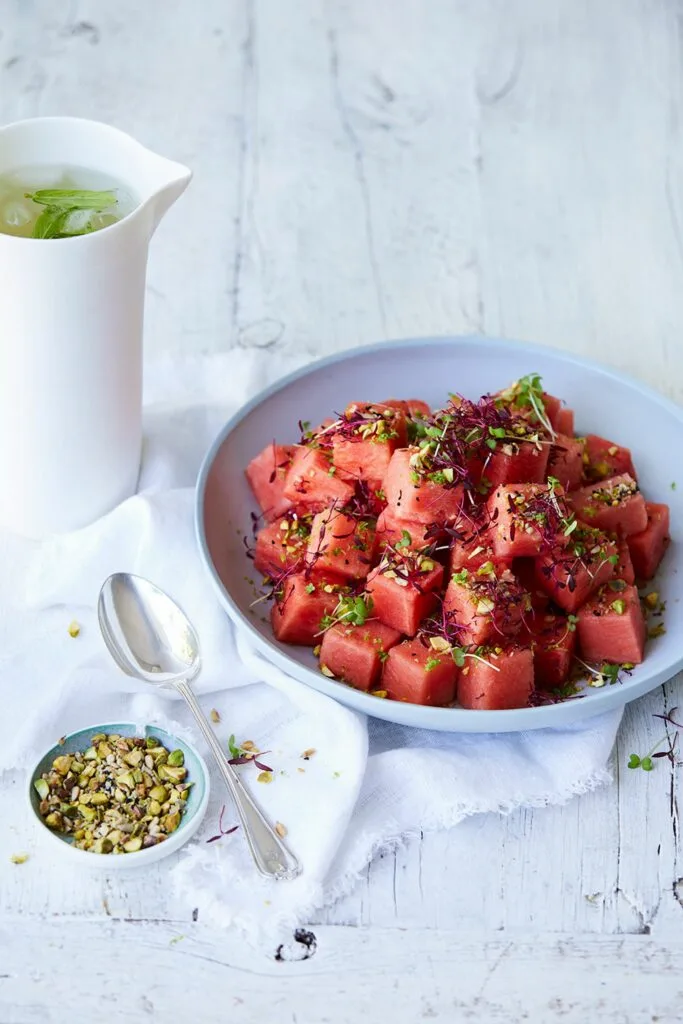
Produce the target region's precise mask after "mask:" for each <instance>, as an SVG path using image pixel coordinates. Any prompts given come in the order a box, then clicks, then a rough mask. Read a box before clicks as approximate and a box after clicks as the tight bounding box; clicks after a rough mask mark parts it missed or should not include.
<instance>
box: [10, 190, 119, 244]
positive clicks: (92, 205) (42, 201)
mask: <svg viewBox="0 0 683 1024" xmlns="http://www.w3.org/2000/svg"><path fill="white" fill-rule="evenodd" d="M24 196H25V198H26V199H30V200H32V201H33V202H34V203H38V205H39V206H44V207H45V209H44V210H43V212H42V213H41V214H40V216H39V217H38V220H37V221H36V223H35V225H34V227H33V237H34V238H73V237H74V235H87V234H89V233H90V232H91V231H93V230H94V228H93V224H92V218H93V216H94V215H95V214H96V213H101V212H102V211H103V210H108V209H110V208H111V207H112V206H116V203H117V199H116V193H115V192H114V191H113V189H107V190H106V191H104V192H92V191H89V190H86V189H76V188H44V189H39V190H38V191H37V192H25V193H24Z"/></svg>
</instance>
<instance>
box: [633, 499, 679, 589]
mask: <svg viewBox="0 0 683 1024" xmlns="http://www.w3.org/2000/svg"><path fill="white" fill-rule="evenodd" d="M645 508H646V509H647V526H646V527H645V529H644V530H641V532H640V533H635V534H631V536H630V537H629V538H628V549H629V553H630V555H631V561H632V563H633V570H634V573H635V576H636V578H637V579H639V580H643V581H645V580H651V579H652V577H653V576H654V574H655V573H656V572H657V569H658V568H659V563H660V562H661V560H662V558H663V557H664V552H665V551H666V549H667V547H668V546H669V541H670V537H669V506H668V505H660V504H657V503H656V502H653V501H648V502H646V503H645Z"/></svg>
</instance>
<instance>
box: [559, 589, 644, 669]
mask: <svg viewBox="0 0 683 1024" xmlns="http://www.w3.org/2000/svg"><path fill="white" fill-rule="evenodd" d="M619 584H623V586H618V585H619ZM578 619H579V621H578V624H577V627H576V628H577V634H578V640H579V647H580V648H581V653H582V655H583V657H584V658H585V659H586V661H593V662H602V661H608V662H613V663H616V664H619V665H622V664H624V662H630V663H631V664H633V665H639V664H640V662H641V661H642V660H643V656H644V650H645V638H646V635H647V626H646V624H645V617H644V616H643V611H642V608H641V607H640V597H639V596H638V591H637V590H636V588H635V587H631V586H629V585H628V584H626V583H624V581H623V580H612V581H610V583H608V584H607V586H605V587H602V588H601V589H600V590H599V591H598V593H597V594H596V595H595V596H594V597H592V598H591V599H590V601H587V602H586V604H585V605H584V606H583V608H581V609H580V610H579V613H578Z"/></svg>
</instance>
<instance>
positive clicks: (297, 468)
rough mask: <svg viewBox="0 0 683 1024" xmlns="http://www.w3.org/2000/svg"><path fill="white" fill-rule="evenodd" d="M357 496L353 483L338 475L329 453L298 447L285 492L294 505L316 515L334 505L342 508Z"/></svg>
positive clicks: (296, 446)
mask: <svg viewBox="0 0 683 1024" xmlns="http://www.w3.org/2000/svg"><path fill="white" fill-rule="evenodd" d="M353 492H354V486H353V483H352V482H351V481H349V480H348V479H346V478H345V477H344V476H343V475H342V474H341V473H339V472H336V468H335V466H334V465H333V464H332V462H331V460H330V458H329V455H328V454H327V453H326V452H324V451H323V450H322V449H320V448H309V447H307V446H306V445H300V444H298V445H295V446H294V453H293V455H292V462H291V465H290V467H289V469H288V470H287V475H286V477H285V486H284V491H283V494H284V497H285V498H287V499H288V500H289V501H290V502H291V503H292V504H293V505H296V506H298V507H302V508H309V509H314V510H316V511H317V510H320V509H323V508H326V507H327V506H328V505H331V504H332V503H335V504H336V505H337V506H341V505H345V504H346V503H347V502H348V501H350V500H351V498H352V497H353Z"/></svg>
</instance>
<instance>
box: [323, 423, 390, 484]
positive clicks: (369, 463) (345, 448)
mask: <svg viewBox="0 0 683 1024" xmlns="http://www.w3.org/2000/svg"><path fill="white" fill-rule="evenodd" d="M397 447H398V444H397V442H396V439H395V438H388V437H380V438H378V439H377V440H375V439H364V438H362V437H358V438H354V437H344V436H342V435H341V434H335V435H334V437H333V438H332V458H333V460H334V464H335V466H337V468H338V469H340V470H343V472H344V473H346V474H347V475H348V476H349V477H353V478H354V479H356V480H365V482H366V483H367V485H368V487H369V488H370V489H371V491H375V492H376V491H379V490H381V488H382V482H383V480H384V478H385V476H386V475H387V469H388V468H389V462H390V461H391V456H392V455H393V454H394V452H395V451H396V448H397Z"/></svg>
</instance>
